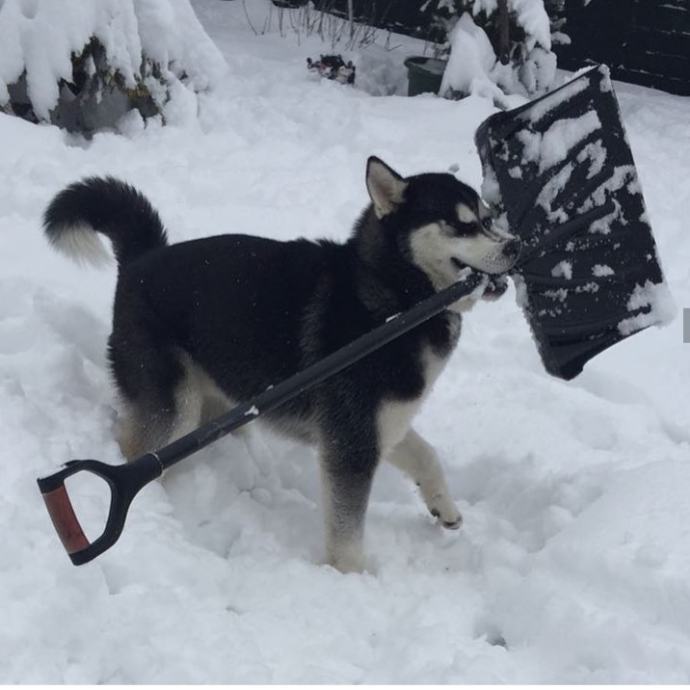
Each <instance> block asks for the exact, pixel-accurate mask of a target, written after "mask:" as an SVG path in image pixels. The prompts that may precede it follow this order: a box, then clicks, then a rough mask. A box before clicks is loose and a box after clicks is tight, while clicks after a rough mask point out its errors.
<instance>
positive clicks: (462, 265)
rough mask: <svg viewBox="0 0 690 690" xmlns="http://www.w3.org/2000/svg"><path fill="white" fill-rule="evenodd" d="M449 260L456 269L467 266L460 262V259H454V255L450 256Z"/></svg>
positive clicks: (459, 269)
mask: <svg viewBox="0 0 690 690" xmlns="http://www.w3.org/2000/svg"><path fill="white" fill-rule="evenodd" d="M450 262H451V263H452V264H453V266H455V268H457V269H458V271H462V269H463V268H467V264H464V263H462V261H460V259H456V258H455V257H454V256H451V257H450Z"/></svg>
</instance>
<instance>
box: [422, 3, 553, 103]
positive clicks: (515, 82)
mask: <svg viewBox="0 0 690 690" xmlns="http://www.w3.org/2000/svg"><path fill="white" fill-rule="evenodd" d="M435 1H436V2H437V7H436V10H435V14H436V17H437V21H438V22H439V23H440V25H441V26H442V27H443V29H444V30H445V31H446V32H447V37H448V40H447V42H446V43H445V44H444V45H443V49H444V50H445V52H447V53H449V62H448V68H447V70H446V73H445V74H444V80H443V84H442V87H441V94H442V95H446V96H451V97H453V96H457V95H467V94H469V93H481V94H482V95H492V96H494V98H497V97H499V96H500V95H502V94H520V95H524V96H533V95H537V94H540V93H543V92H544V91H546V90H547V89H548V88H549V86H550V85H551V84H552V82H553V80H554V78H555V75H556V56H555V54H554V53H553V52H552V51H551V22H550V20H549V15H548V13H547V11H546V9H545V7H544V0H505V2H504V3H501V2H500V0H435ZM427 2H434V0H427ZM501 4H503V5H504V7H503V10H504V12H505V19H506V20H507V25H506V27H503V26H502V16H501ZM504 28H506V29H507V31H505V32H503V29H504ZM497 53H500V54H498V55H497ZM498 100H500V97H499V98H498Z"/></svg>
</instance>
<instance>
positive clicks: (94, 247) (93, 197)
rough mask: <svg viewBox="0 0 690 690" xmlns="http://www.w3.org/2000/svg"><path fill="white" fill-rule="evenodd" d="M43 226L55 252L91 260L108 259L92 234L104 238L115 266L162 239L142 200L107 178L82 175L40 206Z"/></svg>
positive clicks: (124, 185)
mask: <svg viewBox="0 0 690 690" xmlns="http://www.w3.org/2000/svg"><path fill="white" fill-rule="evenodd" d="M43 227H44V229H45V232H46V235H47V236H48V240H49V241H50V243H51V244H52V245H53V247H55V248H56V249H57V250H58V251H60V252H63V253H64V254H67V256H69V257H70V258H72V259H74V260H76V261H79V262H84V263H89V264H94V265H99V264H102V263H104V262H105V261H108V259H109V255H108V252H107V251H106V249H105V247H104V246H103V243H102V242H101V240H100V238H99V237H98V235H97V234H96V233H100V234H102V235H105V236H106V237H107V238H108V239H109V240H110V242H111V243H112V245H113V251H114V252H115V258H116V259H117V263H118V265H120V266H122V265H123V264H126V263H127V262H129V261H132V260H133V259H136V258H137V257H139V256H141V255H142V254H145V253H146V252H148V251H151V250H152V249H155V248H156V247H162V246H165V245H166V244H167V243H168V240H167V237H166V234H165V229H164V228H163V223H162V222H161V219H160V217H159V216H158V213H156V211H155V210H154V208H153V207H152V206H151V204H150V203H149V201H148V199H147V198H146V197H145V196H144V195H143V194H141V192H139V191H137V190H136V189H135V188H134V187H132V186H131V185H128V184H127V183H125V182H122V181H120V180H116V179H115V178H113V177H88V178H86V179H84V180H81V181H80V182H75V183H74V184H71V185H70V186H69V187H67V188H65V189H63V190H62V191H61V192H60V193H59V194H58V195H57V196H56V197H55V198H54V199H53V200H52V201H51V202H50V205H49V206H48V208H47V209H46V211H45V214H44V216H43Z"/></svg>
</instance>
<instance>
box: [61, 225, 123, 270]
mask: <svg viewBox="0 0 690 690" xmlns="http://www.w3.org/2000/svg"><path fill="white" fill-rule="evenodd" d="M51 244H52V245H53V247H55V249H57V251H59V252H60V253H61V254H64V255H65V256H68V257H69V258H70V259H72V260H73V261H76V262H77V263H80V264H88V265H91V266H103V265H105V264H109V263H112V257H111V255H110V254H109V253H108V250H107V249H106V248H105V246H104V245H103V242H101V238H100V236H99V235H98V233H97V232H96V231H95V230H94V229H93V228H92V227H91V226H90V225H86V224H83V223H79V224H77V225H61V226H59V229H58V231H57V233H56V234H54V235H51Z"/></svg>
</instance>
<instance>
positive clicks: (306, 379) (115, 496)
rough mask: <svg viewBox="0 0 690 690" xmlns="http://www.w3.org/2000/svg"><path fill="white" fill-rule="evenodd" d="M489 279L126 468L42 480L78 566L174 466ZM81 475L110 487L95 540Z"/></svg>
mask: <svg viewBox="0 0 690 690" xmlns="http://www.w3.org/2000/svg"><path fill="white" fill-rule="evenodd" d="M487 282H488V277H487V276H485V275H484V274H481V273H478V272H476V271H473V270H472V269H467V270H466V271H465V275H464V277H463V278H462V279H461V280H459V281H458V282H457V283H455V284H454V285H451V286H450V287H448V288H446V289H445V290H443V291H441V292H438V293H436V294H435V295H433V296H431V297H429V298H427V299H425V300H423V301H422V302H420V303H419V304H417V305H415V306H414V307H412V308H411V309H408V310H407V311H406V312H403V313H400V314H393V315H391V316H390V317H389V318H388V319H387V320H386V321H385V323H383V324H382V325H380V326H378V327H377V328H375V329H374V330H372V331H369V333H365V334H364V335H362V336H360V337H359V338H357V339H355V340H353V341H352V342H351V343H348V344H347V345H345V346H344V347H342V348H340V349H339V350H336V351H335V352H333V353H331V354H330V355H328V356H326V357H324V358H323V359H322V360H320V361H318V362H316V363H315V364H313V365H311V366H309V367H307V368H306V369H304V370H302V371H300V372H298V373H297V374H294V375H293V376H291V377H290V378H288V379H286V380H285V381H283V382H281V383H279V384H277V385H275V386H272V387H270V388H268V389H267V390H266V391H264V392H263V393H260V394H259V395H257V396H256V397H255V398H253V399H252V400H249V401H248V402H245V403H242V404H240V405H237V407H235V408H233V409H232V410H230V411H229V412H227V413H226V414H224V415H221V416H220V417H218V418H217V419H215V420H214V421H212V422H209V423H208V424H205V425H204V426H202V427H200V428H199V429H197V430H196V431H193V432H191V433H190V434H187V435H186V436H183V437H182V438H179V439H178V440H177V441H173V442H172V443H171V444H169V445H167V446H165V447H164V448H161V449H160V450H157V451H155V452H151V453H146V454H145V455H142V456H141V457H139V458H136V459H135V460H132V461H131V462H129V463H127V464H126V465H108V464H106V463H104V462H100V461H98V460H71V461H70V462H68V463H66V464H65V467H64V468H63V469H61V470H60V471H58V472H56V473H55V474H52V475H50V476H48V477H43V478H41V479H38V480H37V481H38V488H39V490H40V491H41V494H42V495H43V500H44V501H45V504H46V508H47V509H48V513H49V515H50V517H51V520H52V521H53V525H54V526H55V529H56V531H57V533H58V536H59V537H60V540H61V541H62V544H63V546H64V547H65V550H66V551H67V554H68V555H69V557H70V559H71V560H72V563H74V565H82V564H84V563H88V562H89V561H91V560H93V559H94V558H96V556H98V555H100V554H102V553H103V552H104V551H106V550H107V549H109V548H110V547H111V546H112V545H113V544H114V543H115V542H116V541H117V540H118V538H119V537H120V534H121V533H122V529H123V527H124V525H125V519H126V518H127V511H128V510H129V506H130V504H131V503H132V500H133V499H134V497H135V496H136V495H137V494H138V493H139V491H141V489H143V488H144V487H145V486H146V485H147V484H148V483H150V482H152V481H153V480H154V479H156V478H157V477H160V475H161V474H162V473H163V471H164V470H166V469H167V468H168V467H172V466H173V465H175V464H176V463H178V462H180V461H181V460H184V459H185V458H187V457H189V456H190V455H192V454H193V453H195V452H196V451H198V450H201V449H202V448H205V447H206V446H208V445H209V444H210V443H213V442H214V441H216V440H218V439H219V438H221V437H223V436H225V435H227V434H229V433H230V432H232V431H235V430H236V429H239V428H240V427H241V426H244V425H245V424H247V423H248V422H251V421H252V420H254V419H256V418H257V417H259V416H260V415H262V414H264V413H266V412H269V411H270V410H272V409H274V408H276V407H278V406H279V405H281V404H282V403H284V402H286V401H288V400H290V399H291V398H294V397H295V396H297V395H299V394H300V393H303V392H304V391H306V390H308V389H310V388H312V387H313V386H316V385H317V384H318V383H320V382H322V381H324V380H325V379H327V378H329V377H331V376H334V375H335V374H337V373H338V372H339V371H342V370H343V369H345V368H346V367H348V366H350V365H352V364H354V363H355V362H358V361H359V360H360V359H362V358H363V357H366V355H368V354H370V353H372V352H374V351H375V350H378V349H379V348H381V347H383V346H384V345H386V343H389V342H390V341H391V340H394V339H395V338H397V337H399V336H401V335H403V334H404V333H407V331H409V330H411V329H412V328H414V327H415V326H419V325H420V324H421V323H424V322H425V321H427V320H428V319H430V318H431V317H433V316H435V315H436V314H439V313H440V312H442V311H443V310H444V309H446V308H447V307H448V306H450V305H451V304H453V302H456V301H457V300H458V299H460V298H462V297H466V296H468V295H470V293H473V292H474V291H475V290H477V291H478V294H481V292H482V291H483V289H484V286H485V285H486V284H487ZM78 472H90V473H92V474H94V475H96V476H98V477H100V478H101V479H103V480H104V481H105V482H106V484H107V486H108V487H109V489H110V508H109V512H108V517H107V519H106V522H105V529H104V531H103V532H102V534H101V535H100V536H99V537H98V538H97V539H95V540H94V541H89V539H88V538H87V536H86V534H85V533H84V530H83V529H82V526H81V525H80V523H79V520H78V518H77V516H76V514H75V512H74V509H73V507H72V502H71V501H70V498H69V495H68V493H67V490H66V488H65V480H66V479H68V478H69V477H71V476H73V475H74V474H76V473H78Z"/></svg>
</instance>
